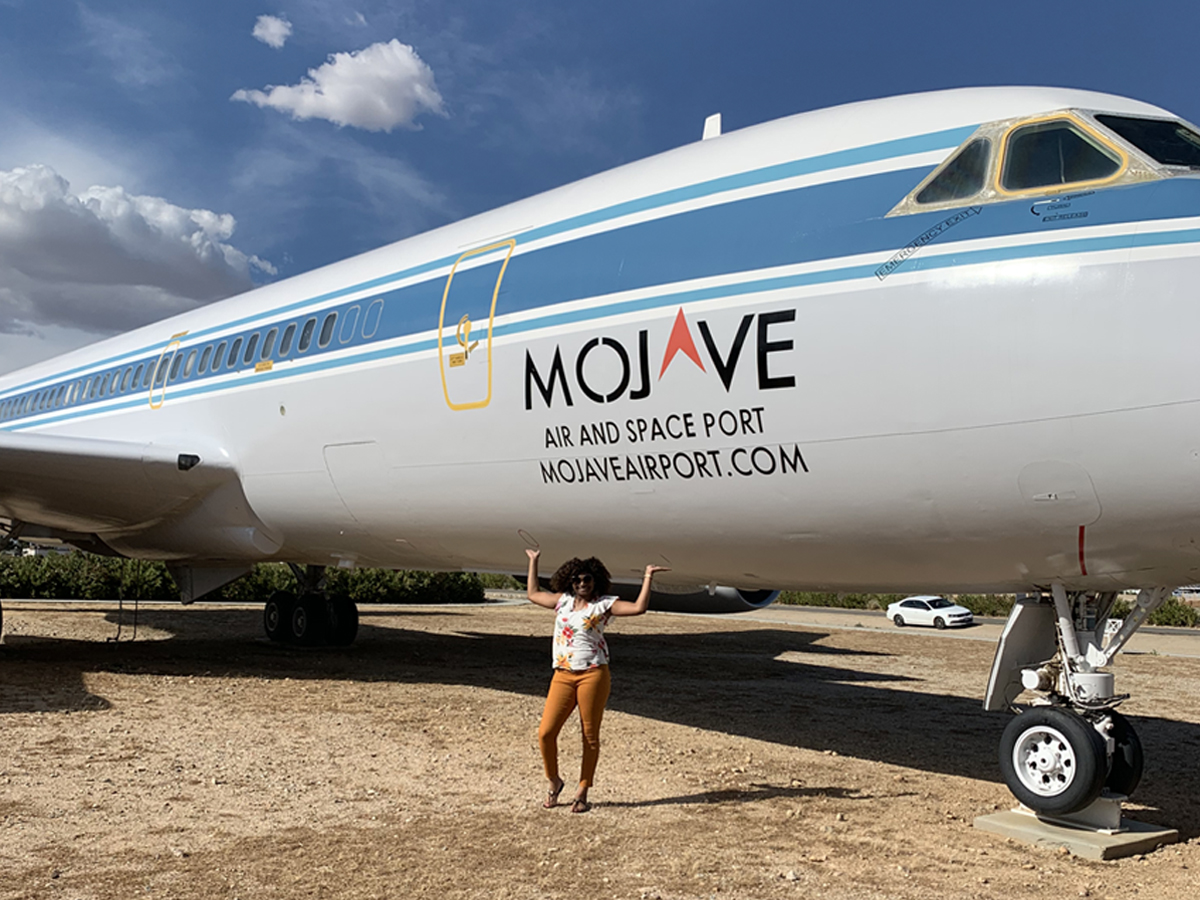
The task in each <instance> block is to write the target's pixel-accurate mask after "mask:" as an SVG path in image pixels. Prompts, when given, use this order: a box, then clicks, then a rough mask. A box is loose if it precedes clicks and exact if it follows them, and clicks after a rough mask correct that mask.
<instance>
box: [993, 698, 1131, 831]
mask: <svg viewBox="0 0 1200 900" xmlns="http://www.w3.org/2000/svg"><path fill="white" fill-rule="evenodd" d="M1000 772H1001V774H1003V776H1004V783H1005V784H1006V785H1008V789H1009V790H1010V791H1012V792H1013V796H1015V797H1016V798H1017V799H1018V800H1019V801H1021V802H1022V803H1024V804H1025V805H1026V806H1028V807H1029V808H1030V809H1032V810H1033V811H1034V812H1036V813H1042V814H1044V815H1050V816H1065V815H1069V814H1070V813H1073V812H1078V811H1079V810H1081V809H1083V808H1084V807H1086V806H1088V805H1089V804H1090V803H1092V801H1094V800H1095V799H1096V798H1097V797H1099V796H1100V791H1101V790H1102V789H1103V788H1104V779H1105V777H1106V776H1107V774H1108V759H1107V751H1106V748H1105V744H1104V738H1102V737H1101V736H1100V733H1099V732H1098V731H1096V729H1095V728H1093V727H1092V725H1091V723H1090V722H1088V721H1087V720H1085V719H1084V718H1082V717H1081V716H1077V715H1075V714H1074V713H1071V712H1066V711H1064V710H1061V709H1049V708H1045V707H1037V708H1034V709H1030V710H1028V711H1026V712H1024V713H1021V714H1020V715H1019V716H1016V717H1015V718H1013V720H1012V721H1011V722H1009V723H1008V725H1007V726H1005V728H1004V734H1003V735H1002V736H1001V738H1000Z"/></svg>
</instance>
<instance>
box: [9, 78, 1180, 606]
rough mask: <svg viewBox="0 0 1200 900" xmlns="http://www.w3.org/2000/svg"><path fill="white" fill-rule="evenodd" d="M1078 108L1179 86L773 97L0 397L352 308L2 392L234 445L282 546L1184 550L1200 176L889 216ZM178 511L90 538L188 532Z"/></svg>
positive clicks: (936, 570)
mask: <svg viewBox="0 0 1200 900" xmlns="http://www.w3.org/2000/svg"><path fill="white" fill-rule="evenodd" d="M1068 107H1082V108H1088V109H1098V108H1103V109H1115V110H1116V111H1118V112H1143V113H1147V114H1154V115H1166V114H1165V113H1163V112H1161V111H1157V110H1154V109H1153V108H1152V107H1146V106H1144V105H1143V104H1136V103H1134V102H1133V101H1124V100H1119V99H1118V98H1112V97H1102V96H1101V95H1086V94H1079V92H1052V91H1046V92H1043V93H1038V92H1036V91H1020V90H1018V91H1010V92H1007V93H1006V92H1003V91H992V92H988V91H978V92H956V93H951V94H949V95H941V96H940V99H937V100H936V101H934V100H929V99H928V98H901V99H898V100H893V101H879V102H878V103H877V104H857V105H855V106H852V107H846V108H842V109H839V110H828V111H823V112H820V113H812V114H806V115H804V116H797V117H793V118H792V119H787V120H781V121H780V122H776V123H769V124H767V125H764V126H759V127H756V128H752V129H747V130H746V131H744V132H738V133H734V134H729V135H725V136H722V137H720V138H717V139H715V140H712V141H705V142H703V144H697V145H693V146H690V147H685V148H681V149H680V150H678V151H673V152H672V153H668V154H664V155H663V156H660V157H656V158H654V159H651V160H647V161H644V162H642V163H637V164H634V165H632V166H627V167H625V168H623V169H618V170H615V171H613V172H609V173H605V174H604V175H600V176H597V177H595V178H593V179H589V180H587V181H585V182H581V183H580V184H578V185H573V186H569V187H566V188H562V189H559V190H557V191H553V192H551V193H550V194H547V195H545V196H543V197H536V198H532V199H530V200H526V201H522V202H521V203H518V204H514V205H513V206H510V207H506V208H504V209H502V210H498V211H496V212H494V213H489V214H487V215H484V216H479V217H476V218H474V219H471V220H468V221H466V222H462V223H459V224H457V225H453V226H448V227H446V228H443V229H439V230H438V231H435V232H431V233H430V234H427V235H422V236H419V237H416V238H413V239H410V240H407V241H403V242H400V243H398V244H395V245H392V246H390V247H386V248H383V249H382V250H379V251H375V252H373V253H370V254H366V255H364V256H361V257H357V258H355V259H353V260H348V261H346V262H344V263H340V264H337V265H335V266H330V267H327V268H325V269H322V270H318V271H316V272H313V273H310V274H308V275H303V276H299V277H297V278H293V279H290V280H287V281H284V282H280V283H278V284H273V285H270V286H267V287H264V288H261V289H258V290H256V291H254V292H252V293H250V294H247V295H243V296H242V297H237V298H232V299H230V300H228V301H224V302H222V303H219V304H214V305H213V306H211V307H208V308H205V309H202V310H199V311H196V312H194V313H190V314H188V315H186V316H181V317H178V318H176V319H173V320H170V321H168V322H165V323H160V324H158V325H155V326H150V327H148V328H143V329H140V330H139V331H137V332H134V333H131V334H128V335H123V336H121V337H119V338H114V339H112V340H109V341H106V342H104V343H102V344H99V345H97V346H95V347H93V348H88V349H86V350H83V351H79V352H77V353H74V354H71V355H69V356H67V357H63V358H61V359H59V360H54V361H52V362H49V363H45V364H41V365H39V366H36V367H33V368H32V369H28V370H25V371H23V372H19V373H15V374H13V375H10V376H7V377H5V378H3V379H0V397H16V396H18V395H19V394H20V393H21V392H22V391H29V390H34V389H37V388H38V387H39V386H42V385H52V384H62V383H67V382H70V383H72V384H80V385H82V384H83V383H84V382H86V381H87V380H88V379H91V378H94V377H96V375H97V374H98V373H104V372H108V371H112V370H118V369H119V370H122V371H123V370H124V369H126V368H129V367H131V366H133V365H135V364H137V363H139V362H141V361H144V360H157V359H159V358H160V357H162V358H164V359H168V360H169V359H170V358H171V354H172V353H174V352H180V353H184V354H186V353H188V352H190V350H191V349H196V350H198V351H200V352H203V349H204V348H205V347H210V346H215V345H216V344H217V343H219V342H220V341H222V340H225V341H227V342H230V341H232V340H234V339H235V337H236V336H238V335H248V334H250V333H251V332H255V333H258V334H259V335H260V336H261V337H260V340H263V339H265V336H266V334H267V331H268V330H269V328H271V327H277V328H279V330H280V333H282V331H283V329H284V328H286V326H287V324H289V323H292V322H295V323H297V326H298V329H300V328H302V327H303V324H304V322H305V321H306V320H307V319H308V318H310V317H316V318H317V319H318V325H317V328H318V329H319V328H320V327H321V325H322V324H323V322H324V317H325V315H327V313H328V311H329V310H331V309H334V308H335V307H336V308H337V310H339V319H338V321H337V323H335V326H334V334H333V335H332V336H331V339H330V342H329V346H328V347H326V348H317V346H316V342H317V340H318V339H319V336H318V337H317V338H314V344H313V349H312V350H311V351H310V354H309V355H303V354H300V353H299V352H298V351H296V350H295V349H292V350H291V351H290V353H289V355H288V356H286V357H282V356H277V357H276V358H273V359H271V360H269V362H270V363H271V364H270V366H269V367H267V366H265V365H259V366H258V367H257V371H256V368H255V366H254V365H249V366H248V367H242V368H239V369H237V370H229V371H225V370H222V371H221V372H219V373H217V374H215V375H212V374H210V375H207V376H201V375H199V374H196V375H194V376H193V377H192V378H191V380H189V378H187V377H182V376H181V377H179V378H178V379H177V380H174V381H169V382H168V383H167V384H165V385H163V386H162V387H161V388H159V389H155V388H153V387H151V388H150V389H147V390H137V391H133V390H131V391H127V392H124V393H121V394H119V395H118V396H113V397H111V398H110V399H107V400H104V399H103V398H98V397H97V398H96V399H95V400H93V399H92V398H90V396H89V397H88V398H87V402H86V403H76V404H75V405H74V406H72V405H70V404H67V405H63V406H59V407H55V408H53V409H47V410H45V411H44V412H42V413H40V414H37V415H32V416H26V417H24V418H16V419H13V418H10V419H8V420H6V421H3V422H0V428H4V429H6V430H11V431H17V432H21V431H35V432H40V433H43V434H56V435H73V436H81V437H92V438H106V439H113V440H123V441H144V442H156V443H171V442H175V443H178V444H180V445H183V444H186V443H187V442H188V441H189V440H196V439H202V440H203V442H204V443H205V446H219V447H220V448H221V450H222V451H223V452H224V453H226V454H227V455H228V456H229V458H230V459H232V461H233V463H234V465H235V466H236V468H237V471H238V472H239V474H240V478H241V483H242V486H243V489H244V492H245V498H246V500H247V501H248V502H249V504H250V506H251V507H252V509H253V512H254V514H255V515H256V516H257V518H258V519H259V520H261V523H262V526H263V532H264V535H265V536H266V537H267V540H265V541H264V542H263V546H264V547H266V548H267V549H266V550H263V551H262V552H261V554H260V555H261V557H262V558H274V559H285V560H290V561H296V562H308V563H317V564H326V565H338V564H341V565H347V564H356V565H373V566H374V565H378V566H388V567H397V568H399V567H409V568H431V567H432V568H448V569H458V568H462V569H469V570H491V571H517V570H520V569H521V568H522V567H523V560H524V555H523V553H522V550H523V548H524V547H525V546H527V545H532V544H534V543H536V544H538V545H540V546H541V547H542V548H543V550H544V552H545V554H546V556H547V558H549V559H557V558H560V557H564V556H570V555H593V554H594V555H597V556H600V557H601V558H603V559H605V560H606V561H607V562H608V563H609V566H610V568H611V569H612V571H613V574H614V576H617V577H635V573H637V572H640V571H641V569H642V567H644V565H645V564H646V563H647V562H659V563H663V564H664V565H666V564H669V565H670V566H671V567H672V570H673V571H672V572H671V573H670V575H669V576H668V578H667V581H668V582H669V581H671V580H673V581H675V582H676V583H677V584H679V585H681V586H683V585H699V584H707V583H720V584H733V585H737V586H739V587H745V588H784V587H794V588H813V589H830V590H852V589H858V590H892V591H909V590H914V591H915V590H923V589H937V590H941V591H955V590H969V589H979V590H983V589H991V590H1023V589H1026V588H1030V587H1033V586H1039V585H1047V584H1050V583H1052V582H1060V583H1067V584H1069V585H1072V586H1073V587H1074V588H1076V589H1084V588H1088V589H1100V590H1115V589H1119V588H1124V587H1130V586H1138V585H1146V584H1180V583H1191V582H1196V581H1200V546H1198V545H1197V543H1196V540H1197V538H1198V537H1200V379H1198V378H1197V377H1196V374H1195V368H1196V361H1195V358H1194V353H1193V345H1194V342H1193V340H1192V338H1193V335H1195V334H1198V333H1200V304H1197V303H1196V302H1195V300H1194V288H1193V285H1194V284H1195V283H1196V282H1197V275H1198V274H1200V255H1198V252H1197V248H1200V236H1197V235H1196V234H1194V233H1193V232H1194V231H1195V230H1196V229H1197V228H1198V227H1200V182H1198V181H1196V180H1195V179H1192V178H1190V177H1187V176H1181V177H1176V178H1171V179H1166V180H1160V181H1155V182H1148V183H1145V184H1135V185H1118V186H1113V187H1110V188H1106V189H1097V190H1094V191H1089V192H1088V196H1084V197H1081V198H1076V199H1073V200H1069V201H1064V202H1066V203H1068V205H1069V204H1071V203H1073V204H1074V206H1073V207H1072V210H1073V212H1072V213H1070V214H1071V215H1075V214H1078V216H1077V217H1076V218H1067V217H1066V216H1067V215H1068V214H1067V213H1064V214H1063V218H1061V219H1059V220H1051V217H1049V216H1046V215H1043V214H1042V213H1044V212H1045V210H1041V211H1039V210H1038V208H1037V201H1038V198H1033V199H1030V198H1013V199H1009V200H1006V201H1004V202H997V203H990V204H987V205H983V206H980V207H972V208H971V209H974V211H973V212H969V213H968V214H967V215H965V216H961V217H958V218H957V219H956V218H955V212H954V210H950V211H947V210H945V209H942V210H939V211H936V212H932V213H923V214H919V215H906V216H888V215H887V214H888V212H889V211H890V210H891V209H892V208H893V207H894V206H896V204H897V203H898V202H900V201H901V199H902V198H903V197H904V196H905V195H906V194H907V193H908V192H909V191H910V190H911V189H912V188H913V187H915V186H916V185H917V184H918V183H919V182H921V180H922V179H923V178H925V176H926V175H927V174H928V173H929V172H930V171H931V170H932V169H933V167H934V166H936V165H937V164H938V163H940V162H941V161H942V160H943V159H945V158H946V157H947V155H948V154H950V153H951V152H952V151H953V150H954V149H955V148H956V147H957V146H959V144H960V143H961V142H962V141H963V140H964V139H965V138H966V137H967V136H969V135H970V134H971V132H972V130H973V129H974V127H975V126H977V125H979V124H980V123H983V122H988V121H992V120H1003V119H1008V118H1013V117H1019V116H1022V115H1033V114H1037V113H1040V112H1043V111H1051V110H1057V109H1063V108H1068ZM1041 200H1042V202H1043V203H1044V202H1045V198H1041ZM1143 209H1144V210H1145V213H1144V214H1143V212H1141V210H1143ZM1189 209H1190V211H1189ZM946 223H949V224H946ZM931 229H932V231H931ZM922 236H924V237H922ZM906 247H907V248H909V249H907V250H905V248H906ZM489 248H490V249H489ZM889 261H890V262H889ZM381 297H382V298H383V299H384V305H383V306H381V307H378V308H377V311H378V316H379V318H378V323H377V328H378V329H379V330H377V331H376V332H373V333H372V334H371V335H370V337H365V336H364V335H365V334H366V331H368V330H369V326H368V324H367V323H368V316H369V315H375V313H371V312H370V310H371V307H372V304H373V302H374V301H375V300H376V299H377V298H381ZM355 306H357V309H358V312H357V313H351V309H353V308H354V307H355ZM681 312H682V318H681V317H680V316H681ZM464 316H466V317H468V322H469V324H470V325H471V329H470V331H469V333H467V332H466V331H465V326H464V325H463V317H464ZM351 318H353V327H352V328H351V329H350V331H349V332H348V333H349V337H348V338H347V339H346V342H345V344H344V345H342V344H341V343H340V341H341V338H342V337H343V333H342V331H341V329H342V328H343V327H344V326H346V325H347V322H348V320H350V319H351ZM439 325H440V336H441V347H440V349H439V346H438V339H439ZM489 325H490V334H489ZM182 332H187V334H186V335H184V336H183V337H181V338H179V339H178V341H177V343H175V344H171V341H172V336H173V335H177V334H180V333H182ZM459 338H462V339H463V340H461V341H460V340H459ZM296 339H298V332H297V337H296V338H295V339H294V340H296ZM276 340H278V338H277V339H276ZM474 341H479V343H478V344H474V343H473V342H474ZM294 346H295V344H293V347H294ZM164 350H165V351H166V353H165V354H164ZM668 351H671V352H670V353H669V352H668ZM460 354H461V356H459V355H460ZM456 356H458V358H457V359H455V357H456ZM556 360H557V361H558V362H557V363H556ZM254 361H255V360H251V363H253V362H254ZM198 362H199V360H197V364H198ZM147 364H148V363H147ZM79 389H80V390H82V387H80V388H79ZM568 395H569V398H570V403H569V404H568V402H567V400H568ZM164 535H165V532H164V531H163V530H162V529H161V528H160V527H159V526H158V525H156V524H152V523H127V524H126V525H124V526H121V525H114V526H113V527H112V529H111V531H110V533H108V534H101V537H102V538H103V539H105V540H106V541H108V542H109V543H110V545H111V546H113V547H115V548H116V549H118V550H121V551H122V552H126V553H129V554H131V555H141V556H147V557H159V558H174V559H187V558H188V557H189V549H188V546H187V540H186V537H181V536H180V535H179V534H178V533H176V532H172V533H171V535H170V536H169V537H164ZM664 560H666V562H665V563H664V562H663V561H664Z"/></svg>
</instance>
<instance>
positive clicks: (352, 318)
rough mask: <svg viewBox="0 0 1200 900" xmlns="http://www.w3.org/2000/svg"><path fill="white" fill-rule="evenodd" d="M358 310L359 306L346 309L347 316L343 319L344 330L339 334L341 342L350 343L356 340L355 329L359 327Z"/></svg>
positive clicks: (339, 341)
mask: <svg viewBox="0 0 1200 900" xmlns="http://www.w3.org/2000/svg"><path fill="white" fill-rule="evenodd" d="M358 311H359V308H358V307H357V306H352V307H350V308H349V309H348V310H346V317H345V318H344V319H342V332H341V334H339V335H338V343H339V344H348V343H350V342H351V341H352V340H354V331H355V329H356V328H358Z"/></svg>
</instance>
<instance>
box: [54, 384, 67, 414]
mask: <svg viewBox="0 0 1200 900" xmlns="http://www.w3.org/2000/svg"><path fill="white" fill-rule="evenodd" d="M66 393H67V386H66V385H65V384H64V385H63V386H62V387H60V388H59V389H58V392H57V393H56V394H55V395H54V408H55V409H57V408H58V407H60V406H62V404H63V397H65V396H66Z"/></svg>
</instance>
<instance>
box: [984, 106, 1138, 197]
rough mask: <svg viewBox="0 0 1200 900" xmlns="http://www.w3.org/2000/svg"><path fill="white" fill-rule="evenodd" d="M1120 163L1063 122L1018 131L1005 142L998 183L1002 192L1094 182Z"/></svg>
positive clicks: (1104, 176) (1109, 172)
mask: <svg viewBox="0 0 1200 900" xmlns="http://www.w3.org/2000/svg"><path fill="white" fill-rule="evenodd" d="M1120 167H1121V161H1120V160H1119V159H1118V158H1117V157H1116V156H1115V154H1113V153H1112V152H1111V151H1110V150H1108V149H1106V148H1102V147H1101V146H1100V145H1099V144H1098V143H1096V142H1095V141H1094V140H1093V139H1092V138H1091V137H1089V136H1087V135H1085V134H1084V133H1083V132H1081V131H1080V130H1079V129H1078V128H1076V127H1075V126H1074V125H1072V124H1071V123H1070V122H1066V121H1062V120H1059V121H1055V122H1039V123H1038V124H1036V125H1026V126H1025V127H1024V128H1018V129H1017V130H1016V131H1014V132H1013V133H1012V135H1011V136H1010V137H1009V139H1008V149H1007V151H1006V152H1005V154H1004V173H1003V175H1002V176H1001V179H1000V181H1001V184H1002V185H1003V186H1004V189H1005V190H1006V191H1026V190H1030V189H1032V188H1040V187H1051V186H1054V185H1060V184H1073V183H1075V182H1078V181H1097V180H1099V179H1102V178H1107V177H1108V176H1110V175H1112V174H1113V173H1115V172H1116V171H1117V170H1118V169H1119V168H1120Z"/></svg>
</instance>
